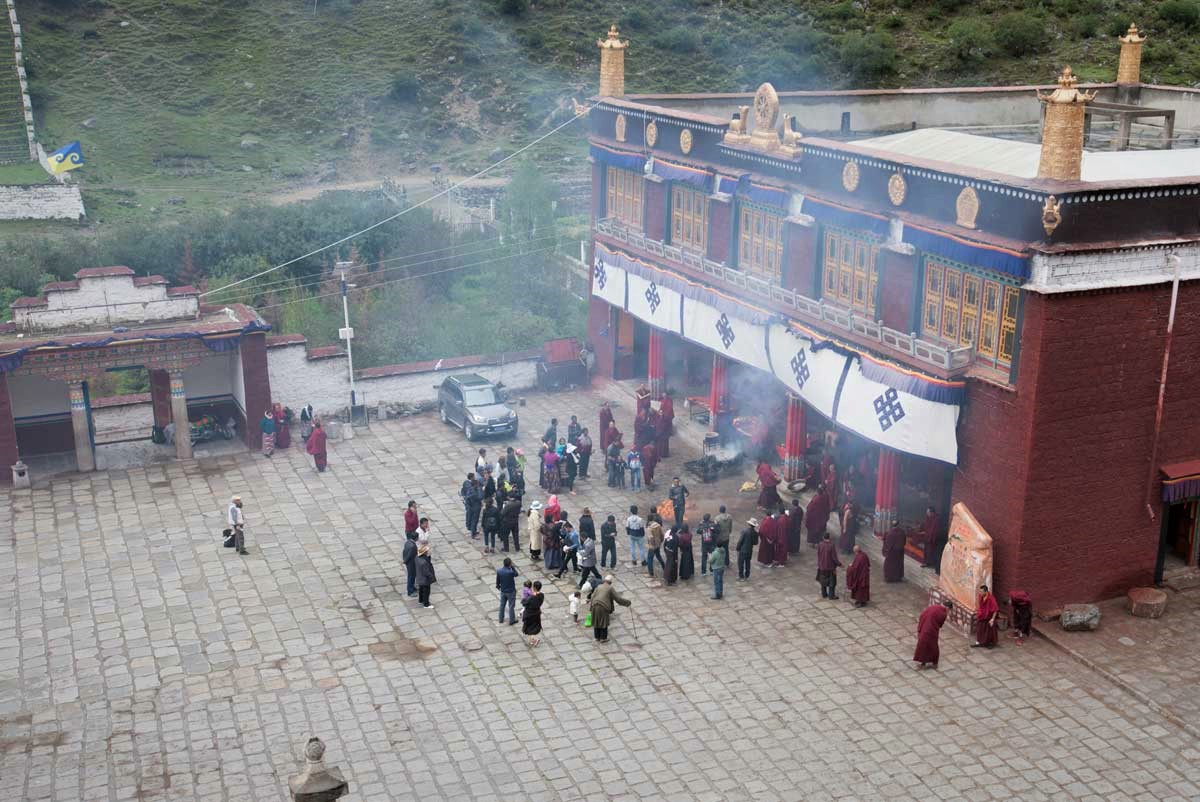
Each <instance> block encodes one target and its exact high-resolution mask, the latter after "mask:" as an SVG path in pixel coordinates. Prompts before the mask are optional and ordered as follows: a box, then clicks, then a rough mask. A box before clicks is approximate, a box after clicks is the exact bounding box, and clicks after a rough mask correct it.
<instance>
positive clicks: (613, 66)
mask: <svg viewBox="0 0 1200 802" xmlns="http://www.w3.org/2000/svg"><path fill="white" fill-rule="evenodd" d="M596 46H597V47H599V48H600V94H601V95H603V96H605V97H624V96H625V50H626V49H627V48H628V47H629V40H625V41H621V34H620V33H619V32H618V31H617V26H616V25H610V26H609V28H608V38H606V39H597V40H596Z"/></svg>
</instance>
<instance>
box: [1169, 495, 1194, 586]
mask: <svg viewBox="0 0 1200 802" xmlns="http://www.w3.org/2000/svg"><path fill="white" fill-rule="evenodd" d="M1198 524H1200V500H1197V499H1194V498H1192V499H1187V500H1185V501H1181V502H1179V503H1178V504H1171V505H1170V506H1168V507H1167V508H1166V541H1167V542H1166V547H1167V548H1166V559H1165V562H1164V565H1163V569H1164V571H1168V572H1169V571H1171V570H1172V569H1177V568H1184V567H1193V566H1195V565H1196V557H1197V549H1198V547H1200V537H1197V525H1198Z"/></svg>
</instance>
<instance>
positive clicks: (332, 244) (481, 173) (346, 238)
mask: <svg viewBox="0 0 1200 802" xmlns="http://www.w3.org/2000/svg"><path fill="white" fill-rule="evenodd" d="M595 105H596V104H594V103H593V104H591V105H589V106H587V107H586V108H584V109H583V110H582V111H580V112H578V113H576V114H573V115H572V116H571V118H570V119H569V120H566V121H565V122H562V123H560V124H559V125H556V126H555V127H554V128H552V129H550V130H549V131H548V132H546V133H545V134H542V135H541V136H539V137H538V138H537V139H535V140H533V141H532V142H530V143H528V144H526V145H524V146H522V147H520V148H518V149H517V150H515V151H513V152H512V153H510V154H509V155H507V156H505V157H504V158H503V159H500V160H499V161H496V162H493V163H492V164H489V165H488V166H487V167H484V168H483V169H482V170H480V171H479V172H477V173H475V174H474V175H471V176H468V177H467V178H464V179H463V180H461V181H459V182H458V183H456V184H451V185H449V186H447V187H446V188H445V189H443V190H441V191H440V192H437V193H435V194H433V195H430V196H429V197H427V198H423V199H422V200H420V201H418V202H417V203H415V204H413V205H412V206H408V207H406V208H404V209H401V210H400V211H399V212H397V213H396V214H394V215H391V216H389V217H385V218H384V219H382V220H380V221H379V222H377V223H372V224H371V225H369V226H367V227H366V228H364V229H362V230H360V231H356V232H354V233H353V234H347V235H346V236H344V237H342V238H341V239H339V240H335V241H334V242H330V243H328V244H326V245H322V246H321V247H319V248H316V249H314V250H312V251H309V252H308V253H306V254H303V255H302V256H297V257H295V258H294V259H289V260H288V261H286V262H283V263H281V264H278V265H275V266H274V267H270V268H267V269H266V270H263V271H260V272H258V273H255V274H254V275H253V276H247V277H246V278H243V279H239V280H237V281H234V282H232V283H230V284H227V285H225V286H224V287H218V288H217V289H215V290H209V291H207V292H204V293H201V294H200V297H201V298H203V297H205V296H207V295H212V294H215V293H218V292H221V291H222V290H226V289H229V288H230V287H236V286H237V285H239V284H245V283H246V282H248V281H253V280H254V279H256V278H259V277H260V276H265V275H267V274H269V273H274V272H275V271H276V270H282V269H283V268H285V267H287V266H288V265H292V264H295V263H296V262H300V261H303V260H304V259H307V258H309V257H310V256H316V255H317V254H318V253H323V252H325V251H327V250H329V249H330V248H335V247H337V246H338V245H341V244H343V243H345V242H349V241H350V240H352V239H354V238H355V237H359V236H362V235H363V234H366V233H367V232H368V231H373V230H375V229H376V228H379V227H380V226H382V225H386V224H387V223H390V222H392V221H393V220H396V219H398V218H400V217H403V216H404V215H406V214H408V213H409V212H412V211H413V210H415V209H419V208H421V207H422V206H425V205H426V204H428V203H431V202H432V201H434V200H437V199H438V198H440V197H443V196H445V195H448V194H450V193H451V192H453V191H454V190H456V189H458V188H459V187H461V186H463V185H464V184H467V183H469V182H471V181H474V180H475V179H476V178H480V177H481V176H484V175H486V174H487V173H489V172H491V171H492V170H494V169H495V168H497V167H499V166H500V165H502V164H504V163H505V162H508V161H511V160H512V159H514V158H516V157H517V156H519V155H521V154H522V153H524V152H525V151H527V150H530V149H531V148H533V147H534V146H536V145H538V144H540V143H542V142H544V141H545V140H547V139H549V138H550V137H552V136H554V135H555V134H557V133H558V132H559V131H561V130H562V129H564V128H566V127H567V126H568V125H570V124H572V123H574V122H575V121H576V120H578V119H579V118H581V117H583V116H585V115H587V113H588V112H589V111H591V110H592V108H594V107H595Z"/></svg>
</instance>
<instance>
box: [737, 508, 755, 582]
mask: <svg viewBox="0 0 1200 802" xmlns="http://www.w3.org/2000/svg"><path fill="white" fill-rule="evenodd" d="M757 545H758V519H757V518H751V519H750V520H749V521H746V528H745V529H743V530H742V536H741V537H739V538H738V542H737V553H738V579H749V578H750V560H751V558H752V557H753V556H754V547H755V546H757Z"/></svg>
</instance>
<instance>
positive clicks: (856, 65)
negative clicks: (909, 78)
mask: <svg viewBox="0 0 1200 802" xmlns="http://www.w3.org/2000/svg"><path fill="white" fill-rule="evenodd" d="M841 59H842V65H843V67H844V68H845V69H847V70H848V71H850V72H851V73H853V74H854V75H855V77H857V78H860V79H862V80H864V81H872V82H873V81H877V80H879V79H881V78H883V77H884V76H887V75H890V74H891V73H893V72H895V71H896V40H895V39H893V38H892V36H891V34H888V33H884V32H882V31H877V32H875V33H867V34H862V33H852V34H850V35H848V36H847V37H846V38H845V39H844V40H843V42H842V49H841Z"/></svg>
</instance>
